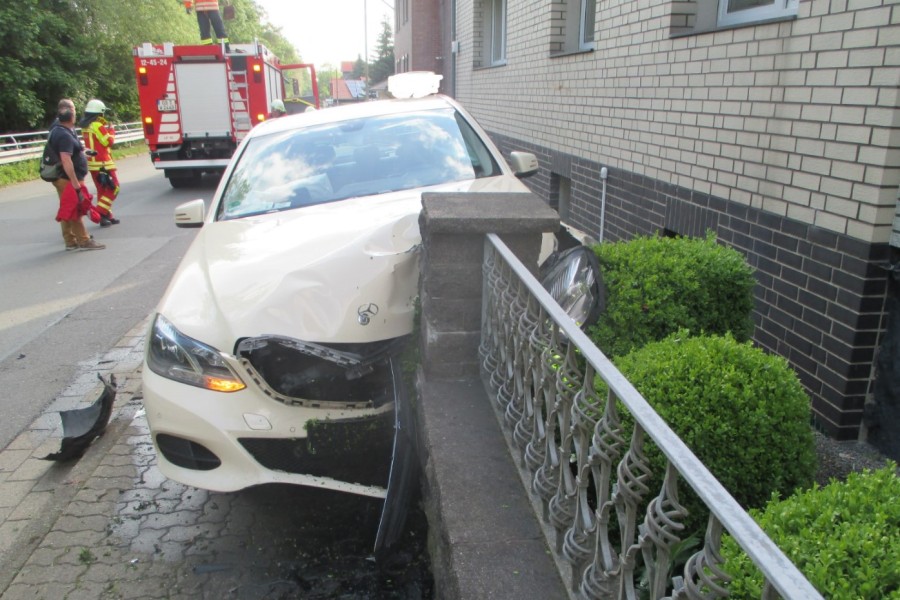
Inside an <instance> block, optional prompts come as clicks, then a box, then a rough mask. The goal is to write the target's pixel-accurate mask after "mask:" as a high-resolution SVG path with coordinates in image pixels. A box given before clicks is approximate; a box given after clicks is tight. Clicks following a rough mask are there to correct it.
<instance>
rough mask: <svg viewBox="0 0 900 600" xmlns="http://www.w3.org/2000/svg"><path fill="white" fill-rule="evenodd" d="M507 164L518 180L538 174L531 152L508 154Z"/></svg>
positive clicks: (535, 161)
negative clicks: (508, 163)
mask: <svg viewBox="0 0 900 600" xmlns="http://www.w3.org/2000/svg"><path fill="white" fill-rule="evenodd" d="M509 162H510V166H511V167H512V170H513V173H515V175H516V177H518V178H519V179H524V178H526V177H531V176H532V175H534V174H535V173H537V172H538V159H537V156H535V155H534V154H532V153H531V152H510V154H509Z"/></svg>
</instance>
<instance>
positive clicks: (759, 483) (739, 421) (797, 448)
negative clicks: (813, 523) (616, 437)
mask: <svg viewBox="0 0 900 600" xmlns="http://www.w3.org/2000/svg"><path fill="white" fill-rule="evenodd" d="M616 366H617V367H618V368H619V370H620V371H621V372H622V374H623V375H624V376H625V377H626V378H627V379H628V380H629V381H630V382H631V383H632V384H633V385H634V387H635V388H636V389H637V390H638V391H639V392H640V393H641V394H642V395H643V396H644V398H646V400H647V402H649V403H650V405H651V406H653V408H654V409H655V410H656V412H657V413H659V415H660V416H661V417H662V418H663V420H665V421H666V423H668V425H669V426H670V427H671V428H672V430H673V431H675V433H676V434H677V435H678V436H679V437H680V438H681V439H682V440H683V441H684V443H685V444H687V446H688V447H689V448H690V449H691V450H692V451H693V452H694V454H696V455H697V457H698V458H699V459H700V460H701V461H702V462H703V464H705V465H706V466H707V468H709V470H710V471H711V472H712V474H713V475H715V476H716V478H717V479H718V480H719V481H720V482H721V483H722V485H724V486H725V487H726V488H727V489H728V491H729V492H731V494H732V495H733V496H734V497H735V499H736V500H737V501H738V502H740V503H741V505H742V506H744V507H745V508H752V507H761V506H763V505H764V504H765V503H766V501H767V500H768V499H769V498H770V497H771V495H772V494H773V493H778V494H780V495H782V496H785V495H788V494H790V493H791V492H793V491H794V490H795V489H796V488H798V487H808V486H809V485H811V484H812V481H813V476H814V474H815V462H816V459H815V442H814V440H813V433H812V430H811V429H810V427H809V399H808V398H807V396H806V393H805V392H804V390H803V388H802V387H801V384H800V381H799V380H798V379H797V376H796V374H795V373H794V372H793V371H792V370H791V369H790V367H789V366H788V365H787V363H786V362H785V360H784V359H783V358H781V357H778V356H773V355H769V354H766V353H765V352H763V351H762V350H760V349H758V348H754V347H753V346H752V345H750V343H749V342H745V343H740V342H738V341H736V340H735V339H734V338H733V337H731V336H730V335H725V336H699V337H690V336H689V335H688V333H687V332H686V331H682V332H680V333H679V334H676V335H672V336H670V337H668V338H666V339H665V340H663V341H660V342H652V343H650V344H647V345H646V346H644V347H643V348H640V349H638V350H635V351H634V352H631V353H630V354H628V355H626V356H623V357H620V358H619V359H617V360H616ZM597 382H598V385H597V389H598V393H599V394H600V397H601V398H604V397H606V393H607V390H606V385H605V384H604V383H603V381H602V380H601V379H599V378H598V379H597ZM622 420H623V422H624V423H625V424H626V426H627V427H628V429H627V430H626V431H630V427H631V425H632V423H633V420H631V417H630V415H627V414H625V413H624V412H623V414H622ZM646 452H647V456H648V458H649V459H650V461H651V463H652V465H653V466H652V469H653V474H654V480H653V483H652V484H651V488H650V489H651V492H650V494H651V495H656V494H657V493H658V492H659V489H660V486H661V484H662V476H663V475H664V464H665V457H664V456H663V455H662V453H661V452H660V451H659V449H658V448H656V445H655V444H652V443H649V444H648V447H647V450H646ZM679 490H680V495H679V498H680V500H681V501H682V503H683V504H684V505H685V506H686V507H687V508H688V510H689V511H690V513H691V514H690V516H689V517H688V521H687V523H686V525H687V529H686V533H692V532H694V531H696V530H697V529H702V528H703V527H705V526H706V519H707V516H708V511H707V509H706V508H705V507H704V505H703V504H702V503H701V502H700V500H699V499H697V498H696V497H695V496H694V495H693V493H690V490H689V488H688V487H687V486H686V485H681V486H679ZM682 537H684V536H682ZM701 538H702V535H701Z"/></svg>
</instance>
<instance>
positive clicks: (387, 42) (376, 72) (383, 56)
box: [369, 19, 394, 84]
mask: <svg viewBox="0 0 900 600" xmlns="http://www.w3.org/2000/svg"><path fill="white" fill-rule="evenodd" d="M393 74H394V38H393V33H392V32H391V24H390V22H388V20H387V19H384V20H383V21H382V22H381V33H380V34H379V35H378V47H377V49H376V51H375V57H374V60H373V61H372V63H371V64H370V66H369V79H370V80H371V84H375V83H379V82H382V81H384V80H385V79H387V78H388V77H389V76H390V75H393Z"/></svg>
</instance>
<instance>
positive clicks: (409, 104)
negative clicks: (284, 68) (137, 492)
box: [249, 94, 462, 137]
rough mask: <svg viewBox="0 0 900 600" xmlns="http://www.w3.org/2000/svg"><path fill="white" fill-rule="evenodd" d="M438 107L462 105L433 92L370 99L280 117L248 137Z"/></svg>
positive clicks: (263, 124)
mask: <svg viewBox="0 0 900 600" xmlns="http://www.w3.org/2000/svg"><path fill="white" fill-rule="evenodd" d="M440 108H453V109H456V110H462V108H461V107H460V106H459V105H458V104H457V103H456V102H454V101H453V100H451V99H450V98H448V97H447V96H444V95H441V94H434V95H431V96H427V97H425V98H414V99H403V100H393V99H392V100H370V101H367V102H358V103H355V104H343V105H340V106H334V107H330V108H323V109H321V110H315V111H308V112H304V113H300V114H296V115H288V116H286V117H282V118H280V119H272V120H269V121H264V122H263V123H260V124H259V125H257V126H256V127H254V128H253V129H252V130H251V131H250V134H249V136H250V137H257V136H258V135H268V134H270V133H277V132H279V131H287V130H291V129H297V128H298V127H309V126H311V125H321V124H327V123H337V122H340V121H347V120H352V119H360V118H365V117H377V116H383V115H396V114H403V113H407V112H414V111H420V110H436V109H440Z"/></svg>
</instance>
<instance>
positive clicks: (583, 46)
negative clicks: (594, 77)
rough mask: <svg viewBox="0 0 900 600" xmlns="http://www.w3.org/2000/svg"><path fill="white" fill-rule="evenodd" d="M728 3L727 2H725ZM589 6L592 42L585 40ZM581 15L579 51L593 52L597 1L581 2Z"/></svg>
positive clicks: (587, 0) (583, 0)
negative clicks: (589, 8)
mask: <svg viewBox="0 0 900 600" xmlns="http://www.w3.org/2000/svg"><path fill="white" fill-rule="evenodd" d="M723 1H727V0H723ZM588 5H593V6H592V7H591V9H592V10H593V12H594V14H592V15H591V39H590V41H587V40H585V38H584V36H585V24H586V23H587V16H588V15H587V12H588ZM580 12H581V14H580V16H579V19H578V49H579V50H593V49H594V36H595V35H596V33H597V2H596V0H581V11H580Z"/></svg>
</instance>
